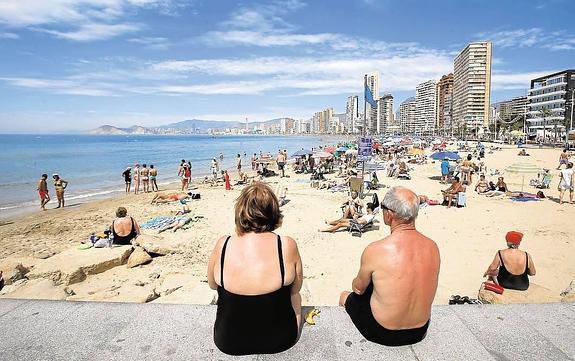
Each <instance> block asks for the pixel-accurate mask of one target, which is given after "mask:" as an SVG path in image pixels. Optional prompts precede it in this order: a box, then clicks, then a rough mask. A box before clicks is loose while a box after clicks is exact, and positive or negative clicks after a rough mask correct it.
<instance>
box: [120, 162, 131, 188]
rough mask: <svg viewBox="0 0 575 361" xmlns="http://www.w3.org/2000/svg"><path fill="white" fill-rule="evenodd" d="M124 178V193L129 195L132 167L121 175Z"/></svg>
mask: <svg viewBox="0 0 575 361" xmlns="http://www.w3.org/2000/svg"><path fill="white" fill-rule="evenodd" d="M122 176H123V177H124V183H125V184H126V188H125V190H126V193H130V187H131V186H132V167H127V168H126V170H125V171H124V172H123V173H122Z"/></svg>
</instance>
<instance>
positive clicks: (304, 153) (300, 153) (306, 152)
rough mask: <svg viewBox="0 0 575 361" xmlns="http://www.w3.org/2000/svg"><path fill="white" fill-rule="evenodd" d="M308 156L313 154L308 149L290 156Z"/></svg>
mask: <svg viewBox="0 0 575 361" xmlns="http://www.w3.org/2000/svg"><path fill="white" fill-rule="evenodd" d="M308 154H313V152H312V151H311V150H309V149H302V150H298V151H297V152H295V153H294V154H292V157H301V156H304V155H308Z"/></svg>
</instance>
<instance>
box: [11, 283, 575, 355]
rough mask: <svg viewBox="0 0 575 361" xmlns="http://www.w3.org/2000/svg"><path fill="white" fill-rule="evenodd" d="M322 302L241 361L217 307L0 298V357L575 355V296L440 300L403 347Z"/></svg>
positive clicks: (256, 318)
mask: <svg viewBox="0 0 575 361" xmlns="http://www.w3.org/2000/svg"><path fill="white" fill-rule="evenodd" d="M175 292H177V290H176V291H174V292H172V294H173V293H175ZM319 309H320V310H321V314H320V315H319V316H318V317H316V318H315V320H316V323H317V324H316V325H315V326H307V325H306V326H304V327H303V330H302V334H301V337H300V340H299V341H298V343H297V344H296V345H295V346H294V347H292V348H291V349H289V350H287V351H285V352H283V353H280V354H276V355H253V356H245V357H238V358H235V357H231V356H227V355H225V354H223V353H221V352H220V351H219V350H218V349H217V348H216V347H215V345H214V343H213V324H214V319H215V313H216V306H197V305H168V304H156V303H147V304H135V303H108V302H105V303H104V302H101V303H99V302H64V301H30V300H0V334H1V335H2V342H0V360H5V361H12V360H154V361H157V360H231V359H240V360H241V359H245V360H267V359H277V360H420V361H424V360H522V361H524V360H573V359H575V343H574V342H573V340H574V339H575V304H571V303H554V304H540V305H535V304H532V305H454V306H434V307H433V311H432V318H431V325H430V328H429V331H428V336H427V338H426V339H424V340H423V341H422V342H420V343H418V344H416V345H412V346H403V347H384V346H381V345H377V344H374V343H371V342H369V341H366V340H365V339H364V338H363V337H362V336H361V334H360V333H359V332H358V331H357V330H356V329H355V327H354V325H353V324H352V322H351V321H350V319H349V317H348V315H347V314H346V313H345V311H344V310H343V309H342V308H339V307H319ZM254 322H266V320H265V317H263V318H258V315H254Z"/></svg>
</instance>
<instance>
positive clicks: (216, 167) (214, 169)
mask: <svg viewBox="0 0 575 361" xmlns="http://www.w3.org/2000/svg"><path fill="white" fill-rule="evenodd" d="M210 168H211V169H212V176H213V177H214V182H217V180H218V173H219V172H218V170H219V169H220V167H219V165H218V161H217V160H216V158H213V159H212V164H211V166H210Z"/></svg>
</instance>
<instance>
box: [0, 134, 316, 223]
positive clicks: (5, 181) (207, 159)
mask: <svg viewBox="0 0 575 361" xmlns="http://www.w3.org/2000/svg"><path fill="white" fill-rule="evenodd" d="M322 142H323V140H322V139H321V138H319V137H312V136H271V135H244V136H211V135H186V136H184V135H182V136H151V135H110V136H108V135H28V134H27V135H20V134H18V135H16V134H14V135H0V216H1V215H3V213H4V215H6V214H7V213H8V212H10V210H14V209H18V208H21V207H31V206H37V205H38V202H39V201H38V192H36V187H37V183H38V180H39V179H40V176H41V175H42V173H46V174H48V188H49V190H50V195H51V197H52V198H53V201H52V202H50V203H49V204H48V205H49V207H51V206H53V205H54V204H55V193H54V187H53V182H52V174H53V173H58V174H59V175H60V177H61V178H62V179H64V180H66V181H68V182H69V185H68V188H67V189H66V199H67V200H68V201H70V200H78V201H79V200H83V201H85V200H89V199H91V198H94V197H103V196H107V195H111V194H113V193H115V192H122V191H123V187H124V180H123V177H122V172H123V171H124V170H125V169H126V167H128V166H131V167H132V168H133V166H134V164H135V163H139V164H140V165H142V164H144V163H145V164H146V165H147V166H148V167H149V165H150V164H153V165H154V167H155V168H156V169H158V178H157V182H158V184H165V183H167V182H171V181H175V180H176V179H177V171H178V166H179V164H180V160H181V159H185V160H186V161H188V160H189V161H191V162H192V177H193V178H198V177H203V176H205V175H208V174H211V170H210V164H211V160H212V158H217V160H218V162H219V155H220V153H222V154H223V155H224V160H223V162H222V165H221V166H220V169H229V170H230V171H232V176H235V164H236V157H237V154H238V153H239V154H240V155H241V157H242V168H243V169H251V162H250V158H251V155H253V154H254V153H257V154H258V155H259V153H260V152H263V153H264V154H265V153H267V152H270V153H271V154H272V156H274V157H275V156H276V154H277V151H278V149H287V150H288V155H291V154H292V153H293V152H295V151H297V150H299V149H302V148H306V149H309V148H312V147H318V146H319V145H321V144H322ZM244 153H245V154H246V156H244ZM78 201H77V202H78Z"/></svg>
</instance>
